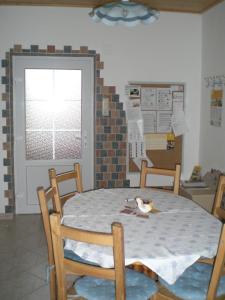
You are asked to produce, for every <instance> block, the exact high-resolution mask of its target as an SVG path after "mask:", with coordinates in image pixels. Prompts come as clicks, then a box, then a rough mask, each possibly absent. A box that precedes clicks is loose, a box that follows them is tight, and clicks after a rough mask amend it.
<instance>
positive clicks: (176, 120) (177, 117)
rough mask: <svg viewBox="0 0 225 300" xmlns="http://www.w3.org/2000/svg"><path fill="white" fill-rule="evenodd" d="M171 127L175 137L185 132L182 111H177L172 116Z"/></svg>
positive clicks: (185, 127) (185, 126)
mask: <svg viewBox="0 0 225 300" xmlns="http://www.w3.org/2000/svg"><path fill="white" fill-rule="evenodd" d="M171 125H172V128H173V132H174V134H175V136H179V135H182V134H184V133H185V132H186V131H187V125H186V122H185V116H184V112H183V111H179V112H177V113H176V114H173V115H172V118H171Z"/></svg>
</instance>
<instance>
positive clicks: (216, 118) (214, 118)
mask: <svg viewBox="0 0 225 300" xmlns="http://www.w3.org/2000/svg"><path fill="white" fill-rule="evenodd" d="M210 124H211V125H213V126H216V127H221V124H222V107H216V106H214V107H213V106H211V107H210Z"/></svg>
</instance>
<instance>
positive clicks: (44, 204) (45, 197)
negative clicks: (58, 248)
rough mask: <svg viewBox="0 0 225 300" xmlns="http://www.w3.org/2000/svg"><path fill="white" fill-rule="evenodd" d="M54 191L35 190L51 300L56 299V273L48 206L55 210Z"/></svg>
mask: <svg viewBox="0 0 225 300" xmlns="http://www.w3.org/2000/svg"><path fill="white" fill-rule="evenodd" d="M54 192H55V190H54V189H53V188H52V187H49V188H47V189H46V190H44V188H43V187H38V188H37V194H38V199H39V203H40V208H41V213H42V220H43V225H44V231H45V236H46V239H47V247H48V264H49V266H48V272H49V275H50V297H51V300H56V299H57V292H56V272H55V260H54V254H53V244H52V235H51V226H50V209H49V207H50V205H49V202H51V204H52V207H53V211H54V210H55V205H54V200H53V199H54V196H53V194H54Z"/></svg>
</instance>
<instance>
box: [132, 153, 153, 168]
mask: <svg viewBox="0 0 225 300" xmlns="http://www.w3.org/2000/svg"><path fill="white" fill-rule="evenodd" d="M142 159H145V160H147V162H148V166H149V167H152V166H153V163H152V161H151V160H150V159H149V158H148V157H147V156H144V157H134V158H132V160H133V162H134V163H135V165H136V166H137V167H138V169H139V170H141V161H142Z"/></svg>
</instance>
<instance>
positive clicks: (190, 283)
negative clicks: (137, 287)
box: [159, 263, 225, 300]
mask: <svg viewBox="0 0 225 300" xmlns="http://www.w3.org/2000/svg"><path fill="white" fill-rule="evenodd" d="M211 274H212V266H211V265H207V264H203V263H195V264H193V265H192V266H191V267H189V268H188V269H187V270H186V271H185V272H184V273H183V274H182V275H181V276H180V277H179V278H178V279H177V281H176V282H175V283H174V284H172V285H170V284H168V283H167V282H165V281H164V280H163V279H161V278H160V279H159V280H160V283H161V284H162V285H164V286H165V287H166V288H167V289H168V290H169V291H171V292H172V293H173V294H175V295H176V296H177V297H180V298H182V299H184V300H205V299H206V296H207V292H208V288H209V283H210V278H211ZM222 295H225V276H223V277H221V279H220V283H219V286H218V289H217V297H219V296H222Z"/></svg>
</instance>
